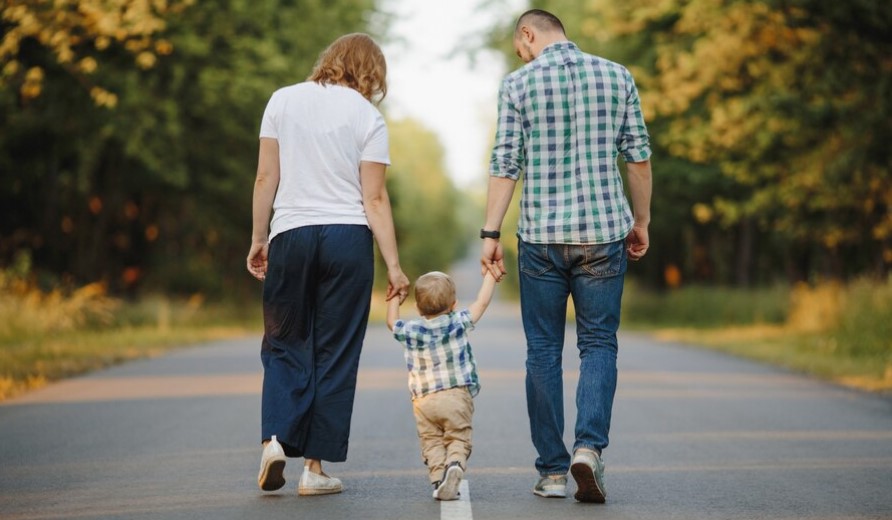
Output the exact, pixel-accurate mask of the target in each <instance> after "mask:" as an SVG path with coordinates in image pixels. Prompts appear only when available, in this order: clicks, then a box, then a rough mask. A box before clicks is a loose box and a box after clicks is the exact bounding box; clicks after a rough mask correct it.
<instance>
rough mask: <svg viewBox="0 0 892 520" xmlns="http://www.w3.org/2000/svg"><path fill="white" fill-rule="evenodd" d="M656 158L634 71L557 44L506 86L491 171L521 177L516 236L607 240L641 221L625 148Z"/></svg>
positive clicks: (634, 155)
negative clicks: (623, 166) (630, 192)
mask: <svg viewBox="0 0 892 520" xmlns="http://www.w3.org/2000/svg"><path fill="white" fill-rule="evenodd" d="M619 154H622V155H623V158H624V159H625V160H626V161H627V162H641V161H644V160H647V159H648V158H650V154H651V151H650V139H649V137H648V135H647V127H646V126H645V124H644V117H643V116H642V114H641V103H640V101H639V99H638V89H637V88H636V87H635V82H634V80H633V79H632V75H631V74H630V73H629V71H628V69H626V68H625V67H623V66H622V65H620V64H618V63H614V62H611V61H608V60H605V59H603V58H599V57H597V56H592V55H590V54H586V53H584V52H582V51H580V50H579V47H577V46H576V44H574V43H572V42H568V41H564V42H558V43H554V44H551V45H549V46H548V47H546V48H545V49H544V50H543V51H542V54H541V55H539V57H538V58H536V59H535V60H533V61H531V62H530V63H528V64H527V65H526V66H524V67H523V68H521V69H519V70H517V71H515V72H513V73H511V74H509V75H508V76H507V77H506V78H505V79H504V80H503V81H502V86H501V88H500V89H499V121H498V128H497V130H496V142H495V146H494V148H493V152H492V159H491V161H490V175H491V176H494V177H506V178H509V179H513V180H518V179H520V176H521V174H523V175H524V179H523V193H522V196H521V200H520V206H521V212H520V221H519V222H518V235H519V236H520V238H521V239H522V240H523V241H524V242H528V243H534V244H606V243H610V242H615V241H617V240H622V239H624V238H625V237H626V235H628V234H629V232H630V231H631V229H632V225H633V223H634V219H633V216H632V211H631V208H630V207H629V202H628V201H627V200H626V197H625V194H624V193H623V181H622V177H621V176H620V172H619V168H618V166H617V156H618V155H619Z"/></svg>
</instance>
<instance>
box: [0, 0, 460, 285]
mask: <svg viewBox="0 0 892 520" xmlns="http://www.w3.org/2000/svg"><path fill="white" fill-rule="evenodd" d="M0 23H2V34H3V39H2V42H0V59H2V63H3V65H2V76H0V128H2V132H0V177H2V179H3V181H2V183H0V212H2V213H0V265H4V266H11V265H14V264H16V258H17V257H22V256H24V257H27V261H26V262H25V263H26V264H27V265H29V266H31V267H32V269H33V272H34V273H36V274H37V275H39V277H40V279H41V280H42V283H43V285H45V286H47V287H53V286H56V285H58V284H65V283H70V284H83V283H88V282H93V281H104V282H105V283H106V284H107V286H108V287H109V289H110V290H111V291H112V292H113V293H115V294H130V295H134V296H136V295H139V294H140V292H144V291H145V290H148V291H151V292H166V293H170V294H192V293H199V292H200V293H204V294H208V295H212V296H223V295H228V296H239V295H241V294H243V293H244V292H245V291H256V290H257V285H256V284H255V283H252V281H251V280H250V278H249V277H247V276H246V273H245V272H244V256H245V254H246V252H247V246H248V241H249V238H250V206H251V190H252V188H253V179H254V173H255V169H256V161H257V139H258V138H257V133H258V128H259V122H260V115H261V114H262V112H263V109H264V106H265V104H266V102H267V100H268V99H269V96H270V95H271V94H272V92H273V91H274V90H275V89H277V88H279V87H281V86H284V85H287V84H291V83H296V82H299V81H302V80H304V78H306V77H307V76H308V75H309V73H310V71H311V68H312V66H313V64H314V62H315V60H316V57H317V56H318V54H319V52H320V51H321V50H322V49H323V48H324V47H325V46H326V45H327V44H328V43H330V42H331V41H332V40H334V39H335V38H336V37H338V36H340V35H342V34H345V33H350V32H356V31H363V32H373V33H381V32H383V31H384V30H385V28H386V17H385V16H384V15H381V14H379V13H377V12H376V11H375V2H374V1H373V0H335V1H322V0H307V1H299V2H297V1H294V0H252V1H245V0H219V1H215V2H196V1H193V0H169V1H163V0H160V1H159V0H154V1H150V0H117V1H107V0H103V1H99V0H63V1H42V0H29V1H10V2H6V3H5V4H4V7H3V12H2V22H0ZM411 125H412V123H411V122H408V121H407V122H401V123H399V124H397V125H395V129H394V134H395V135H394V139H393V141H394V143H395V144H394V150H393V155H394V164H395V168H394V175H392V176H391V177H392V178H391V181H390V182H391V184H392V186H391V189H392V190H393V191H394V192H395V193H396V194H397V196H396V198H397V200H398V201H399V202H398V204H397V205H396V208H395V211H396V213H397V214H399V215H401V216H402V217H401V219H400V222H398V227H399V232H400V235H401V238H402V239H403V241H404V243H405V244H404V245H405V247H406V252H405V253H404V263H408V266H407V267H410V268H412V269H409V270H410V271H418V270H420V269H422V267H423V268H427V267H429V266H427V265H426V264H425V260H423V259H424V258H430V255H429V253H435V254H437V255H438V256H437V257H436V258H437V262H438V266H437V267H438V268H444V267H443V262H444V261H445V262H446V265H447V266H448V263H449V262H451V261H452V259H454V257H455V255H456V254H457V253H458V252H460V248H459V247H457V246H454V245H453V244H455V243H456V241H457V240H456V238H457V237H456V236H455V233H458V229H457V227H456V225H455V219H456V217H455V216H454V215H453V213H452V209H453V207H454V203H455V200H456V198H457V196H456V195H455V193H454V188H453V187H452V185H451V183H450V181H449V179H448V177H447V176H446V175H445V173H444V171H443V166H442V150H441V149H440V148H439V144H438V143H437V141H436V139H435V137H434V136H433V135H432V134H430V132H425V131H424V130H423V129H420V128H418V127H417V126H416V127H412V126H411ZM416 175H417V176H418V178H416ZM419 178H423V181H421V182H419V180H418V179H419ZM428 225H432V226H436V228H437V229H439V230H440V235H439V236H438V237H437V239H436V240H434V235H433V234H431V233H424V232H419V226H422V227H423V226H428ZM425 253H428V254H425ZM407 254H408V256H407ZM416 255H417V257H418V258H419V259H420V260H419V262H420V263H419V262H415V261H414V259H413V258H412V257H413V256H416ZM426 261H427V262H430V260H426ZM16 265H22V261H21V259H20V260H19V261H18V264H16ZM416 265H417V268H416ZM404 267H406V266H405V265H404Z"/></svg>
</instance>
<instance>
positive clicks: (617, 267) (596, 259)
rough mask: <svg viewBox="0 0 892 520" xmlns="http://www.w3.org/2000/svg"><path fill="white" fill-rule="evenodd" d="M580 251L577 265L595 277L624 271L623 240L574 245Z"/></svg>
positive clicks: (624, 251)
mask: <svg viewBox="0 0 892 520" xmlns="http://www.w3.org/2000/svg"><path fill="white" fill-rule="evenodd" d="M575 247H579V248H582V251H580V256H581V257H582V258H581V262H580V263H579V265H578V267H579V268H581V269H582V270H584V271H585V272H586V273H588V274H589V275H590V276H594V277H596V278H606V277H609V276H616V275H620V274H623V273H625V272H626V247H625V241H623V240H617V241H616V242H611V243H609V244H591V245H580V246H575Z"/></svg>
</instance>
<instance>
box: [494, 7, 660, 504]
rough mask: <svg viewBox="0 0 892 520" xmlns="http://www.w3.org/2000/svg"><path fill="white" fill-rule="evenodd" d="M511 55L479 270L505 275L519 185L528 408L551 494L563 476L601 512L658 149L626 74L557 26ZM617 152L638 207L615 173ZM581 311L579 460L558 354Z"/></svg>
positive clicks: (543, 27)
mask: <svg viewBox="0 0 892 520" xmlns="http://www.w3.org/2000/svg"><path fill="white" fill-rule="evenodd" d="M514 48H515V50H516V52H517V55H518V56H519V57H520V59H522V60H523V61H524V62H526V63H527V64H526V65H525V66H524V67H522V68H521V69H519V70H517V71H515V72H513V73H512V74H509V75H508V76H507V77H506V78H505V79H504V80H503V82H502V86H501V88H500V92H499V120H498V128H497V131H496V143H495V146H494V148H493V152H492V160H491V163H490V181H489V194H488V198H487V209H486V224H485V225H484V227H483V229H482V230H481V233H480V235H481V238H483V239H484V241H483V254H482V258H481V263H482V270H483V272H486V271H487V270H489V271H490V272H491V273H493V276H495V277H496V278H497V279H499V278H501V276H502V275H504V273H505V266H504V258H503V252H502V245H501V243H500V242H499V238H500V233H499V231H500V229H501V226H502V220H503V219H504V217H505V212H506V211H507V209H508V206H509V204H510V202H511V198H512V196H513V194H514V185H515V183H516V182H517V181H518V179H519V178H520V176H521V174H523V181H522V183H523V189H522V195H521V200H520V206H521V214H520V221H519V223H518V233H517V234H518V238H519V240H518V270H519V276H520V303H521V312H522V316H523V326H524V332H525V334H526V340H527V361H526V367H527V377H526V391H527V410H528V413H529V417H530V430H531V436H532V440H533V445H534V446H535V448H536V451H537V452H538V458H537V459H536V469H537V470H538V471H539V475H540V478H539V481H538V482H537V483H536V485H535V487H534V488H533V492H534V493H535V494H536V495H539V496H543V497H565V496H566V486H567V477H566V474H567V471H568V469H569V470H570V472H571V473H572V474H573V478H574V479H575V480H576V483H577V491H576V494H575V497H576V499H577V500H579V501H581V502H597V503H603V502H604V501H605V500H606V497H607V492H606V489H605V487H604V464H603V462H602V461H601V452H602V450H604V448H606V447H607V440H608V439H607V436H608V431H609V429H610V416H611V410H612V408H613V397H614V394H615V391H616V354H617V340H616V331H617V329H618V327H619V319H620V301H621V299H622V292H623V278H624V273H625V270H626V260H627V258H628V259H629V260H639V259H641V258H642V257H643V256H644V254H645V253H646V252H647V246H648V233H647V227H648V224H649V222H650V196H651V167H650V160H649V159H650V154H651V152H650V144H649V143H650V142H649V138H648V135H647V129H646V127H645V124H644V118H643V117H642V115H641V107H640V102H639V99H638V91H637V89H636V87H635V83H634V81H633V80H632V76H631V74H630V73H629V71H628V70H626V68H625V67H623V66H621V65H619V64H616V63H613V62H610V61H607V60H605V59H603V58H599V57H597V56H592V55H589V54H585V53H583V52H582V51H580V50H579V48H578V47H577V46H576V45H575V44H573V43H572V42H570V41H568V40H567V37H566V35H565V32H564V28H563V25H562V24H561V22H560V20H558V19H557V18H556V17H555V16H554V15H552V14H551V13H548V12H546V11H542V10H538V9H534V10H531V11H527V12H526V13H524V14H523V15H522V16H521V17H520V18H519V19H518V21H517V25H516V27H515V32H514ZM620 154H621V155H622V156H623V158H624V160H625V162H626V165H627V172H628V181H629V193H630V196H631V199H632V200H631V202H632V208H634V213H633V212H632V209H631V208H630V207H629V201H627V200H626V197H625V195H624V193H623V182H622V178H621V176H620V172H619V169H618V167H617V163H616V162H617V156H618V155H620ZM571 295H572V297H573V304H574V307H575V310H576V326H577V347H578V349H579V357H580V359H581V363H580V369H579V371H580V374H579V384H578V386H577V389H576V409H577V420H576V428H575V439H576V440H575V442H574V445H573V456H572V460H571V456H570V453H569V452H568V451H567V448H566V447H565V446H564V442H563V431H564V414H563V392H562V389H563V381H562V379H563V378H562V371H561V356H562V349H563V344H564V329H565V320H566V310H567V300H568V297H569V296H571Z"/></svg>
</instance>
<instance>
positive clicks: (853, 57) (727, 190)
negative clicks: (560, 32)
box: [493, 0, 892, 285]
mask: <svg viewBox="0 0 892 520" xmlns="http://www.w3.org/2000/svg"><path fill="white" fill-rule="evenodd" d="M531 6H532V7H539V8H544V9H548V10H551V11H553V12H555V13H556V14H557V15H558V16H559V17H560V18H561V19H562V20H563V21H564V22H565V25H566V28H567V33H568V36H569V38H570V39H571V40H573V41H575V42H577V43H578V44H579V45H580V47H582V48H583V49H584V50H586V51H588V52H592V53H594V54H598V55H600V56H603V57H605V58H607V59H611V60H613V61H618V62H620V63H623V64H625V65H627V66H628V67H629V68H630V69H631V70H632V72H633V74H634V76H635V78H636V80H637V82H638V86H639V89H640V91H641V94H642V102H643V108H644V110H645V113H646V117H647V120H648V127H649V130H650V133H651V137H652V144H653V148H654V202H653V215H654V218H653V222H652V225H651V237H652V240H653V244H652V247H651V249H650V253H649V255H648V259H647V260H646V261H645V262H644V263H643V264H642V266H641V267H636V268H635V270H634V271H633V272H636V273H638V274H640V275H643V276H644V279H645V280H647V281H648V283H649V284H650V285H662V284H665V283H667V282H668V281H669V279H670V277H668V276H666V274H665V273H667V272H668V271H671V270H676V269H677V270H678V272H680V274H681V280H682V281H683V282H684V283H687V282H711V283H715V282H719V283H734V284H739V285H749V284H753V283H763V284H764V283H768V284H770V283H773V281H774V280H776V279H778V278H787V279H788V280H790V281H796V280H809V281H814V280H816V279H820V278H822V277H833V278H846V277H852V276H857V275H859V274H861V273H869V274H876V275H879V276H880V277H881V278H882V277H883V275H884V273H887V272H888V271H889V268H890V266H892V212H890V211H889V208H890V207H892V170H890V164H892V156H890V154H892V151H890V148H889V147H888V146H885V144H884V143H886V142H887V141H888V140H889V139H890V138H892V135H890V134H892V124H890V121H892V114H890V104H889V100H890V99H892V91H890V88H892V61H890V60H889V56H890V55H892V38H890V37H889V31H888V30H887V29H888V27H889V26H890V21H892V4H889V3H877V2H872V1H870V0H856V1H853V2H846V3H828V2H823V1H819V0H797V1H794V2H779V1H776V0H731V1H725V2H716V1H712V0H668V1H663V2H653V1H650V0H629V1H627V2H611V1H609V0H588V1H585V2H577V1H571V0H539V1H533V2H531ZM493 34H494V36H493V42H494V43H493V47H495V48H498V49H501V50H503V51H504V52H505V54H506V57H507V59H508V60H509V61H510V62H511V63H514V64H516V63H517V62H516V59H515V58H514V57H513V50H511V49H510V46H509V45H507V41H506V38H510V36H506V35H508V34H509V33H507V32H506V31H505V30H504V28H499V29H498V30H496V31H494V33H493Z"/></svg>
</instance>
